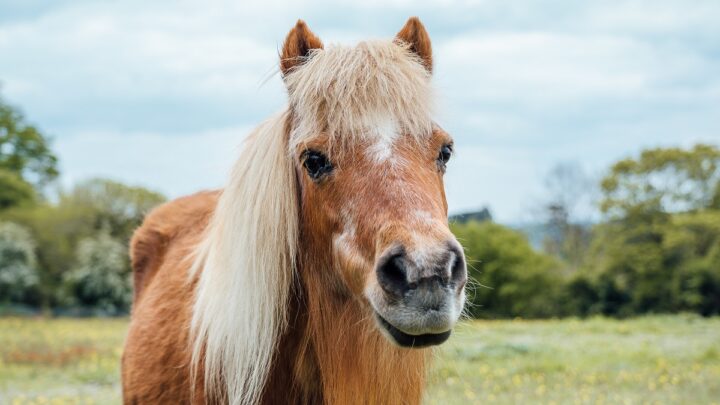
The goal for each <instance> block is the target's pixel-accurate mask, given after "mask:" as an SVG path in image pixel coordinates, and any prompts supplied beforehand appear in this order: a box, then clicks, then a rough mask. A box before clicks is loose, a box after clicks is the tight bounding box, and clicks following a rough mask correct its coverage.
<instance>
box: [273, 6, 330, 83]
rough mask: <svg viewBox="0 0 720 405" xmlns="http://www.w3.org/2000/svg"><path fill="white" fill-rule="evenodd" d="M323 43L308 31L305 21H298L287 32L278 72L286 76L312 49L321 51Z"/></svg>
mask: <svg viewBox="0 0 720 405" xmlns="http://www.w3.org/2000/svg"><path fill="white" fill-rule="evenodd" d="M322 48H323V43H322V41H320V38H318V37H317V36H316V35H315V34H313V33H312V31H310V29H309V28H308V27H307V24H305V21H303V20H298V22H297V23H296V24H295V26H294V27H293V29H291V30H290V32H288V34H287V37H285V44H283V49H282V54H280V71H281V72H282V75H283V76H285V75H287V74H288V73H289V72H290V71H291V70H292V69H294V68H296V67H297V66H300V65H302V64H303V63H304V62H305V60H306V59H307V57H308V56H309V55H310V52H311V51H312V50H313V49H322Z"/></svg>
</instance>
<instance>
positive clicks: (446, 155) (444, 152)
mask: <svg viewBox="0 0 720 405" xmlns="http://www.w3.org/2000/svg"><path fill="white" fill-rule="evenodd" d="M452 152H453V150H452V145H443V146H442V148H440V153H439V154H438V158H437V162H438V165H439V166H440V168H441V169H445V165H447V162H448V161H449V160H450V157H451V156H452Z"/></svg>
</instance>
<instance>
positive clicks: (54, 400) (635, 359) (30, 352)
mask: <svg viewBox="0 0 720 405" xmlns="http://www.w3.org/2000/svg"><path fill="white" fill-rule="evenodd" d="M126 328H127V321H126V320H124V319H52V320H47V319H20V318H2V319H0V404H6V403H7V404H13V403H19V404H24V403H46V404H63V403H81V404H85V403H96V404H111V403H118V402H119V401H120V386H119V362H120V355H121V347H122V340H123V337H124V335H125V331H126ZM429 379H430V388H429V391H428V398H427V401H426V402H427V403H429V404H472V403H482V404H488V403H490V404H495V403H498V404H509V403H512V404H534V403H546V404H551V403H557V404H599V403H607V404H624V403H628V404H644V403H648V404H654V403H660V404H665V403H675V404H681V403H683V404H713V403H715V404H720V319H718V318H713V319H703V318H699V317H695V316H689V315H688V316H654V317H646V318H638V319H633V320H626V321H617V320H609V319H600V318H598V319H591V320H587V321H580V320H559V321H558V320H551V321H476V322H470V323H466V324H463V325H461V326H459V327H458V328H457V329H456V331H455V333H454V336H453V338H452V339H451V340H450V341H449V342H448V343H446V344H445V345H443V346H442V348H441V349H440V350H439V351H438V356H437V359H436V361H435V367H434V370H433V372H432V373H431V375H430V377H429Z"/></svg>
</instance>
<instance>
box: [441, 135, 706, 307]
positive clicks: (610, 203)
mask: <svg viewBox="0 0 720 405" xmlns="http://www.w3.org/2000/svg"><path fill="white" fill-rule="evenodd" d="M561 169H562V168H561ZM577 173H578V171H577V168H570V170H568V168H565V170H556V171H554V172H553V173H551V181H550V183H551V184H555V186H557V187H551V188H552V189H553V191H554V194H553V198H551V199H550V201H548V202H547V203H546V204H545V207H544V208H545V211H544V217H545V224H544V225H545V226H544V231H545V232H544V235H545V236H544V240H543V241H542V242H543V243H542V248H541V249H540V250H534V249H533V248H532V247H531V246H530V243H529V242H528V240H527V238H526V237H525V235H524V234H522V233H521V232H520V231H516V230H512V229H509V228H507V227H504V226H501V225H499V224H495V223H492V222H490V221H485V222H466V223H455V224H453V225H452V228H453V231H454V233H455V234H456V235H457V237H458V238H459V240H460V241H461V243H463V245H464V246H465V249H466V255H467V257H468V262H469V265H470V269H469V270H470V274H471V276H472V279H473V280H474V281H475V283H474V285H473V286H472V288H471V291H470V294H469V295H470V301H471V304H470V306H469V308H468V312H469V313H470V315H471V316H474V317H488V318H493V317H529V318H533V317H536V318H542V317H562V316H590V315H606V316H617V317H626V316H633V315H639V314H647V313H673V312H694V313H699V314H702V315H705V316H710V315H717V314H720V149H718V148H717V147H716V146H713V145H702V144H700V145H695V146H694V147H691V148H688V149H682V148H655V149H647V150H644V151H642V152H641V153H640V155H639V156H637V157H632V158H627V159H623V160H621V161H618V162H616V163H615V164H614V165H612V167H611V168H610V169H609V170H608V172H607V173H606V175H605V176H604V177H603V178H602V179H601V180H600V181H599V184H597V186H598V187H597V189H599V197H598V198H596V199H595V201H594V202H595V204H596V205H597V206H598V207H599V209H600V212H601V213H602V219H601V220H600V221H599V222H597V223H595V224H592V225H589V224H583V223H578V222H574V221H572V219H571V217H572V216H571V215H570V210H571V207H572V204H573V201H574V200H575V199H577V198H578V197H579V194H580V193H578V192H577V189H578V188H579V189H582V188H584V187H583V186H582V184H580V186H578V184H579V183H582V182H583V181H584V179H578V178H577Z"/></svg>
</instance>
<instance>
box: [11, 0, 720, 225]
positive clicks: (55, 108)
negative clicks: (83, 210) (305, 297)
mask: <svg viewBox="0 0 720 405" xmlns="http://www.w3.org/2000/svg"><path fill="white" fill-rule="evenodd" d="M245 3H248V2H245V1H202V2H201V1H167V2H165V1H134V0H126V1H83V0H72V1H63V0H46V1H40V0H0V83H2V84H1V85H2V90H1V91H2V94H3V96H4V98H6V99H7V100H8V101H10V102H11V103H13V104H15V105H17V106H20V107H21V108H22V109H23V111H24V112H25V113H26V115H27V116H28V118H29V119H30V121H31V122H33V123H34V124H37V125H38V126H39V127H40V128H41V129H42V130H44V131H45V132H46V133H48V134H50V135H51V136H52V137H53V138H54V148H55V150H57V152H58V154H59V156H60V159H61V169H62V176H63V179H62V181H63V183H64V184H66V185H72V184H73V183H75V182H77V181H81V180H83V179H86V178H89V177H94V176H104V177H110V178H114V179H117V180H121V181H125V182H128V183H132V184H138V185H144V186H148V187H151V188H154V189H158V190H160V191H162V192H164V193H166V194H167V195H169V196H172V197H174V196H179V195H182V194H185V193H189V192H192V191H195V190H198V189H202V188H209V187H219V186H221V185H222V184H223V181H224V179H225V176H226V174H227V171H228V169H229V166H230V165H231V163H232V162H233V161H234V159H235V158H236V157H237V155H238V146H239V144H240V143H241V141H242V139H243V137H244V136H245V134H246V133H247V132H248V130H249V129H250V128H252V127H253V126H254V125H256V124H257V123H258V122H259V121H260V120H262V119H263V118H264V117H267V116H268V115H270V114H272V113H273V112H275V111H278V110H280V109H281V108H282V107H283V105H284V103H285V94H284V88H283V85H282V81H281V80H280V78H279V76H278V75H277V73H276V72H277V69H276V65H277V50H278V48H279V47H280V46H281V44H282V40H283V39H284V36H285V34H286V33H287V31H288V30H289V29H290V28H291V27H292V26H293V24H294V22H295V21H296V20H297V19H298V18H302V19H304V20H306V21H307V23H308V24H309V26H310V27H311V29H312V30H313V31H314V32H315V33H317V34H318V35H319V36H320V37H321V38H322V39H323V40H324V41H325V43H348V44H349V43H353V42H357V41H359V40H362V39H365V38H383V37H386V38H389V37H392V36H393V35H394V34H395V33H396V32H397V31H398V30H399V29H400V28H401V27H402V25H403V24H404V22H405V20H406V19H407V17H409V16H411V15H418V16H419V17H420V18H421V20H422V21H423V22H424V24H425V25H426V27H427V29H428V31H429V32H430V35H431V38H432V39H433V45H434V52H435V60H436V69H435V75H434V81H435V86H436V88H437V90H438V95H439V98H438V107H439V108H438V117H437V120H438V122H439V123H440V124H441V125H443V126H444V127H445V128H446V129H448V130H449V132H450V133H451V134H452V135H453V136H454V138H455V140H456V148H457V150H458V153H457V155H456V157H455V160H454V161H453V162H452V163H451V166H450V168H449V172H448V175H447V187H448V200H449V204H450V210H451V212H461V211H464V210H469V209H474V208H478V207H480V206H483V205H489V206H490V207H491V210H492V211H493V214H494V215H495V217H496V218H497V219H499V220H500V221H504V222H519V221H526V220H531V219H532V215H533V213H534V212H535V211H536V208H535V207H536V206H537V204H538V200H539V199H541V198H542V197H543V178H544V177H545V174H546V173H547V172H548V171H549V170H550V169H551V168H552V167H553V165H554V164H556V163H558V162H575V163H577V164H579V166H580V167H582V168H584V170H585V171H587V172H588V173H590V174H591V175H595V176H598V175H600V174H602V173H603V170H605V169H606V168H607V167H608V165H609V164H610V163H612V162H613V161H615V160H617V159H619V158H623V157H627V156H632V155H634V154H637V153H638V152H639V151H640V150H641V149H642V148H645V147H653V146H669V145H673V146H689V145H692V144H693V143H696V142H713V143H720V23H718V21H720V2H719V1H717V0H707V1H702V0H693V1H684V0H677V1H667V0H648V1H612V0H603V1H583V2H578V1H573V0H563V1H531V0H525V1H464V2H459V3H455V2H452V1H447V0H437V1H429V2H420V1H410V0H357V1H351V2H340V1H312V2H301V1H297V0H295V1H287V2H279V1H276V0H265V1H262V2H256V4H252V5H248V4H245ZM286 3H287V4H286Z"/></svg>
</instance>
